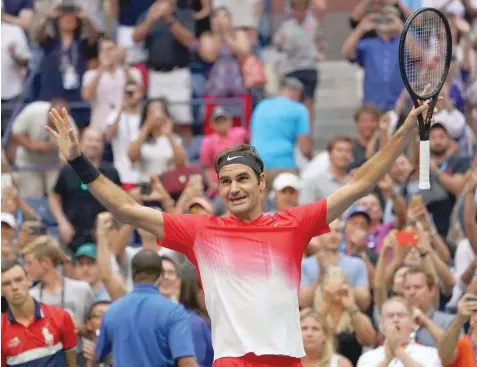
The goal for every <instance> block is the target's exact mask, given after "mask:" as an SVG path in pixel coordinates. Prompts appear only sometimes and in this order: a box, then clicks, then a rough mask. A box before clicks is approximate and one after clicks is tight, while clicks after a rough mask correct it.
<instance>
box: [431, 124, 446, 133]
mask: <svg viewBox="0 0 477 367" xmlns="http://www.w3.org/2000/svg"><path fill="white" fill-rule="evenodd" d="M430 129H431V130H432V129H442V130H444V131H445V132H446V134H447V135H449V131H447V128H446V127H445V126H444V124H442V123H441V122H434V123H433V124H432V125H431V128H430Z"/></svg>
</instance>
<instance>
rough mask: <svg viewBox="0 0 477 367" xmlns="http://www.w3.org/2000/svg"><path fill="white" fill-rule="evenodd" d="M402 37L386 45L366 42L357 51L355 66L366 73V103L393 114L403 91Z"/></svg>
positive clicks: (377, 39) (377, 40)
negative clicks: (400, 47) (400, 49)
mask: <svg viewBox="0 0 477 367" xmlns="http://www.w3.org/2000/svg"><path fill="white" fill-rule="evenodd" d="M398 50H399V37H394V38H392V39H391V40H389V41H386V40H384V39H382V38H380V37H372V38H365V39H363V40H361V41H359V43H358V45H357V47H356V62H357V63H358V64H359V65H360V66H361V67H362V68H363V69H364V92H363V103H374V104H376V105H377V106H378V108H379V109H381V110H392V109H393V108H394V105H395V104H396V101H397V99H398V97H399V94H401V92H402V89H403V88H404V83H403V81H402V78H401V73H400V71H399V52H398Z"/></svg>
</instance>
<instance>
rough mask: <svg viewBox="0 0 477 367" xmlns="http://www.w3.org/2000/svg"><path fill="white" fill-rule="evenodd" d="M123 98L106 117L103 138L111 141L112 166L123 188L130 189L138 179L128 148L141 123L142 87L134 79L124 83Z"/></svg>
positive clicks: (138, 175)
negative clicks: (120, 105) (119, 104)
mask: <svg viewBox="0 0 477 367" xmlns="http://www.w3.org/2000/svg"><path fill="white" fill-rule="evenodd" d="M123 93H124V100H123V105H122V107H120V109H118V110H116V111H113V112H111V113H110V114H109V115H108V117H107V119H106V126H107V127H106V133H105V140H106V141H107V142H111V146H112V150H113V156H114V166H115V167H116V169H117V170H118V173H119V178H120V179H121V183H122V184H123V188H124V189H125V190H128V191H129V190H130V189H131V188H133V187H134V186H135V185H137V184H138V183H139V181H140V171H139V168H138V166H137V165H136V166H134V165H133V163H132V162H131V160H130V159H129V155H128V149H129V145H130V144H131V142H133V141H134V140H136V138H137V137H138V135H139V125H140V124H141V113H142V112H141V104H140V101H141V99H142V97H143V91H142V87H141V86H140V85H139V84H138V83H137V82H136V81H134V80H130V81H128V82H127V83H126V86H125V88H124V89H123Z"/></svg>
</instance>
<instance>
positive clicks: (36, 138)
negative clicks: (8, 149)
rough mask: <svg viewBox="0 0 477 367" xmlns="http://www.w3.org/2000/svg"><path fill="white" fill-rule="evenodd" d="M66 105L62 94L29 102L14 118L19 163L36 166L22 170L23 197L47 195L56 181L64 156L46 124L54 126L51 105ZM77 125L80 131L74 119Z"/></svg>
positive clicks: (17, 161)
mask: <svg viewBox="0 0 477 367" xmlns="http://www.w3.org/2000/svg"><path fill="white" fill-rule="evenodd" d="M2 76H3V74H2ZM2 80H3V78H2ZM63 107H66V101H65V100H64V99H61V98H57V99H53V100H52V101H51V102H46V101H37V102H33V103H30V104H28V105H27V106H25V108H23V110H22V111H21V112H20V113H19V114H18V116H17V117H16V118H15V121H14V122H13V130H12V141H13V142H14V143H15V144H17V150H16V154H15V165H16V166H18V167H21V168H30V169H36V170H32V171H20V172H19V176H18V191H19V193H20V195H21V196H22V197H41V196H44V195H46V194H48V193H49V192H50V191H51V189H52V188H53V185H54V184H55V182H56V178H57V177H58V166H59V164H60V162H61V158H60V155H59V154H58V153H59V152H58V147H57V146H56V145H55V143H54V141H53V140H52V139H51V138H50V136H49V135H48V133H47V132H46V131H45V129H44V128H43V126H44V125H45V124H46V125H49V126H53V124H52V122H51V120H50V118H49V116H48V112H49V111H50V109H51V108H63ZM73 128H74V129H75V131H77V129H76V125H74V123H73Z"/></svg>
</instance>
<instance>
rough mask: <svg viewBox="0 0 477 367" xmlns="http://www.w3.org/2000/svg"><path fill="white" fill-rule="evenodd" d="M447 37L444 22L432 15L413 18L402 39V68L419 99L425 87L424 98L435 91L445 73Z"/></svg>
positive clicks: (430, 12) (429, 12) (434, 14)
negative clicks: (426, 87) (403, 49)
mask: <svg viewBox="0 0 477 367" xmlns="http://www.w3.org/2000/svg"><path fill="white" fill-rule="evenodd" d="M447 47H448V45H447V34H446V27H445V25H444V20H443V19H442V18H441V17H440V16H439V15H438V14H437V13H435V12H432V11H426V12H422V13H421V14H419V15H417V16H416V17H415V18H414V19H413V21H412V23H411V25H410V27H409V30H408V32H407V35H406V40H405V61H404V69H405V73H406V76H407V79H408V81H409V84H410V86H411V88H412V90H413V91H414V92H415V93H416V94H417V95H418V96H420V97H423V96H422V91H423V90H424V88H425V86H426V85H428V84H430V86H431V88H430V90H429V91H428V93H426V95H432V94H434V93H435V92H436V91H437V89H439V87H440V84H441V81H442V77H443V75H444V74H445V72H446V53H447Z"/></svg>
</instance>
